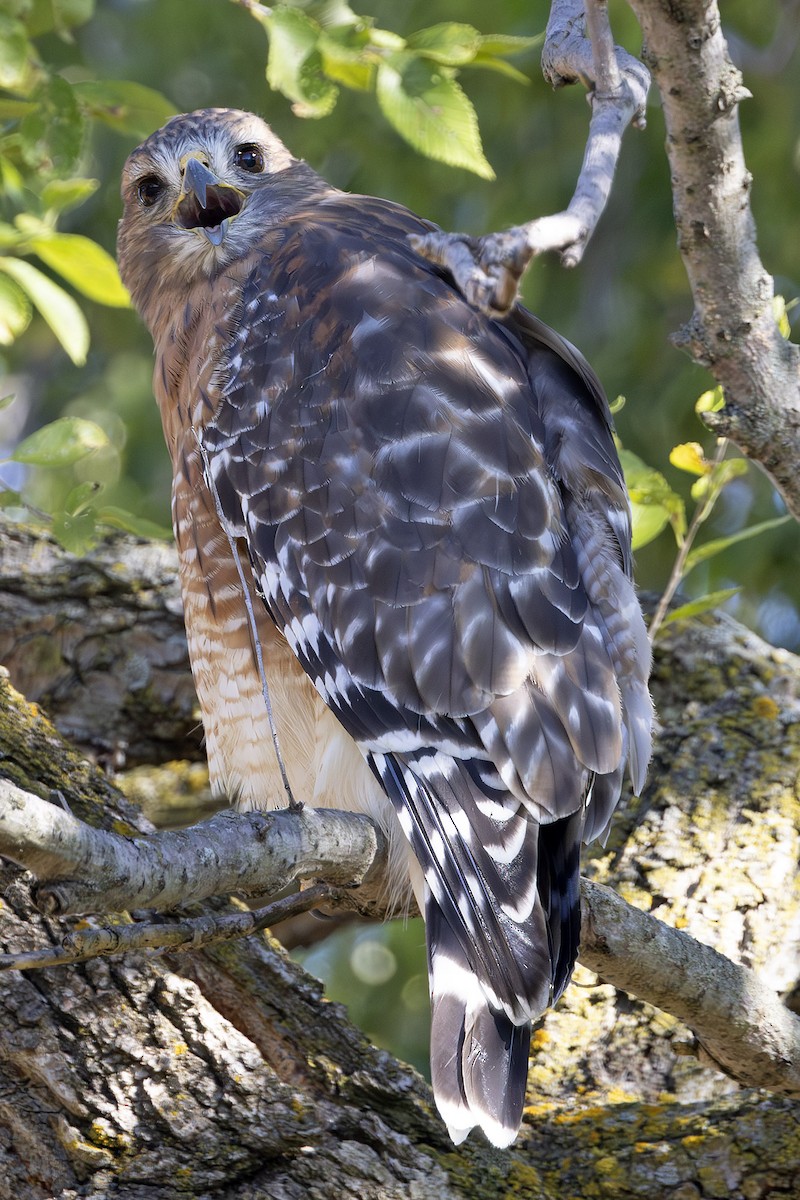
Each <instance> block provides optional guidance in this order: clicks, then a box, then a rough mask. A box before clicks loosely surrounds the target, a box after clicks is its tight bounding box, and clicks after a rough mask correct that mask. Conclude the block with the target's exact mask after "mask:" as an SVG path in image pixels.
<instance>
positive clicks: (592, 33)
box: [412, 0, 650, 316]
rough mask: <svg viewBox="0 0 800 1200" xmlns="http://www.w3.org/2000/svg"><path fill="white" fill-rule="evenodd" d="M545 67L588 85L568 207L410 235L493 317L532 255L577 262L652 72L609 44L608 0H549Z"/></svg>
mask: <svg viewBox="0 0 800 1200" xmlns="http://www.w3.org/2000/svg"><path fill="white" fill-rule="evenodd" d="M584 12H585V17H586V26H587V29H588V31H589V37H588V38H587V37H586V36H585V34H584V32H583V21H584ZM542 69H543V72H544V75H545V78H546V79H547V80H548V81H549V82H550V83H551V84H552V85H553V87H562V86H563V85H564V84H567V83H576V82H578V81H580V82H582V83H583V84H584V86H585V87H587V88H588V89H589V96H588V99H589V102H590V105H591V109H592V116H591V120H590V123H589V135H588V138H587V142H586V151H585V153H584V158H583V164H582V166H581V171H580V175H579V176H578V182H577V184H576V187H575V194H574V195H573V197H572V199H571V200H570V202H569V205H568V206H567V208H566V209H565V210H564V211H563V212H560V213H555V214H553V215H551V216H546V217H539V218H537V219H536V220H533V221H529V222H528V223H527V224H525V225H517V226H515V227H513V228H512V229H509V230H506V231H505V232H504V233H494V234H488V235H486V236H485V237H481V238H471V237H468V236H466V235H464V234H450V233H432V234H428V235H427V236H425V237H414V238H412V242H413V244H414V246H415V248H416V250H417V251H418V252H419V253H421V254H423V255H425V257H426V258H429V259H430V260H431V261H432V262H434V263H436V264H437V266H440V267H443V268H444V269H445V270H448V271H449V272H450V273H451V275H452V276H453V278H454V280H455V282H456V284H457V286H458V287H459V289H460V290H461V291H462V292H463V294H464V295H465V296H466V298H467V300H469V302H470V303H471V304H474V305H475V306H476V307H477V308H479V309H481V310H482V311H483V312H486V313H488V314H489V315H492V316H495V315H496V316H503V315H505V314H506V313H507V312H508V311H509V309H510V308H511V307H512V306H513V304H514V303H515V301H516V299H517V289H518V285H519V281H520V278H521V276H522V274H523V272H524V271H525V268H526V267H527V266H528V264H529V262H530V261H531V259H532V258H533V257H535V256H536V255H539V254H543V253H544V252H545V251H547V250H557V251H559V252H560V254H561V261H562V263H563V264H564V266H566V267H574V266H576V265H577V264H578V263H579V262H580V260H581V258H582V257H583V252H584V250H585V249H586V245H587V243H588V241H589V239H590V237H591V236H592V233H593V232H594V230H595V227H596V225H597V222H598V221H599V220H600V216H601V214H602V212H603V210H604V208H605V206H606V202H607V200H608V197H609V193H610V191H611V184H612V182H613V179H614V173H615V170H616V165H617V160H618V158H619V152H620V148H621V145H622V136H623V134H624V132H625V130H626V128H627V127H628V125H629V124H630V123H631V122H633V124H634V125H636V126H637V127H639V128H643V127H644V123H645V121H644V113H645V104H646V100H647V92H648V88H649V86H650V77H649V74H648V72H647V69H646V68H645V66H644V65H643V64H642V63H641V62H639V60H638V59H635V58H633V57H632V56H631V55H630V54H628V53H627V52H626V51H625V50H623V49H622V48H621V47H619V46H615V45H614V42H613V38H612V36H611V29H610V26H609V22H608V8H607V4H606V2H605V0H587V3H586V4H584V2H583V0H553V4H552V8H551V11H550V19H549V21H548V24H547V32H546V35H545V44H544V49H543V51H542Z"/></svg>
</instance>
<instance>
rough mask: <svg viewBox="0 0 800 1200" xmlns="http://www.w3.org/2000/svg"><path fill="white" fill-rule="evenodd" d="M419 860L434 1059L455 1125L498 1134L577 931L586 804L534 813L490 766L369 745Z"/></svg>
mask: <svg viewBox="0 0 800 1200" xmlns="http://www.w3.org/2000/svg"><path fill="white" fill-rule="evenodd" d="M372 762H373V765H374V769H375V770H376V773H377V774H378V776H379V778H380V779H381V780H382V782H383V784H384V787H385V788H386V791H387V792H388V794H389V796H390V798H391V799H392V800H393V801H394V803H395V805H396V808H397V812H398V815H399V817H400V823H401V825H402V827H403V829H404V831H405V833H406V836H407V837H408V839H409V841H410V843H411V847H412V849H413V851H414V853H415V855H416V857H417V860H418V862H419V864H420V866H421V868H422V873H423V875H424V878H425V885H426V886H425V892H424V897H418V899H419V900H420V903H421V905H422V906H424V910H425V924H426V937H427V944H428V969H429V979H430V990H431V1005H432V1024H431V1067H432V1082H433V1090H434V1095H435V1098H436V1103H437V1106H438V1108H439V1111H440V1112H441V1114H442V1117H443V1119H444V1121H445V1123H446V1124H447V1125H448V1127H449V1130H450V1134H451V1137H452V1138H453V1140H454V1141H455V1142H457V1143H458V1142H460V1141H463V1139H464V1138H465V1137H466V1135H467V1134H468V1133H469V1130H470V1129H471V1128H473V1127H474V1126H475V1125H478V1126H480V1127H481V1128H482V1129H483V1131H484V1133H485V1134H486V1136H487V1137H488V1138H489V1140H490V1141H491V1142H492V1143H493V1144H494V1145H496V1146H508V1145H509V1144H510V1142H511V1141H513V1139H514V1137H515V1136H516V1133H517V1131H518V1129H519V1124H520V1121H521V1119H522V1109H523V1105H524V1100H525V1084H526V1080H527V1074H528V1051H529V1048H530V1023H531V1020H532V1019H535V1018H536V1017H538V1016H539V1014H540V1013H542V1012H543V1011H544V1009H545V1008H547V1006H548V1005H549V1004H551V1003H553V1001H554V1000H555V999H557V998H558V996H559V995H560V994H561V992H562V991H563V990H564V988H565V987H566V985H567V983H568V981H569V978H570V974H571V972H572V967H573V964H574V962H575V957H576V954H577V949H578V937H579V934H580V881H579V873H578V872H579V861H580V843H581V834H582V831H583V825H584V822H585V810H584V809H583V808H580V809H578V811H576V812H575V813H572V814H570V815H569V816H567V817H563V818H561V819H559V820H555V821H553V822H550V823H549V824H546V825H540V824H539V823H538V822H537V821H536V820H535V818H534V817H533V816H532V815H531V814H530V812H529V811H528V809H527V807H526V806H525V804H523V803H521V802H520V801H519V800H517V799H515V798H514V797H513V796H512V795H510V794H509V793H508V792H506V791H505V789H504V787H503V786H502V784H501V781H500V780H499V779H498V778H496V777H495V775H494V774H493V771H492V770H491V769H490V766H491V765H490V764H488V763H482V762H480V761H477V760H465V761H458V760H455V759H453V758H451V757H450V756H448V755H446V754H442V753H436V752H435V751H419V752H417V753H416V754H415V755H414V756H413V757H412V756H411V755H409V756H407V757H405V758H404V759H402V760H401V759H400V758H399V756H398V757H395V756H393V755H373V757H372Z"/></svg>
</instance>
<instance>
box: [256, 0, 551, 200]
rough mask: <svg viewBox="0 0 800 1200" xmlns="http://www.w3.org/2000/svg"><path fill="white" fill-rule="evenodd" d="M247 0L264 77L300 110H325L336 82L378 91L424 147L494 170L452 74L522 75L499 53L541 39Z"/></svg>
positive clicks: (390, 116)
mask: <svg viewBox="0 0 800 1200" xmlns="http://www.w3.org/2000/svg"><path fill="white" fill-rule="evenodd" d="M245 7H246V8H247V10H248V12H250V13H251V14H252V15H253V16H254V17H255V18H256V20H258V21H259V22H260V24H261V25H262V26H263V27H264V29H265V30H266V31H267V34H268V36H269V57H268V59H267V82H268V83H269V85H270V87H272V88H274V89H275V91H278V92H282V93H283V95H284V96H286V97H287V98H288V99H289V100H291V101H292V111H293V112H294V113H295V115H296V116H298V117H326V116H328V114H329V113H331V112H332V111H333V108H334V106H335V104H336V101H337V99H338V95H339V88H340V87H346V88H351V89H353V90H355V91H374V92H375V96H376V99H377V101H378V105H379V106H380V109H381V112H382V113H383V115H384V116H385V118H386V120H387V121H388V122H389V124H390V125H391V126H392V128H393V129H394V130H395V131H396V132H397V133H399V134H400V136H401V137H402V138H405V140H406V141H407V142H408V143H409V145H411V146H413V147H414V149H415V150H417V151H419V153H420V154H424V155H427V156H428V157H429V158H433V159H435V160H437V161H438V162H443V163H447V165H448V166H452V167H463V168H465V169H466V170H468V171H474V172H475V174H476V175H480V176H482V177H483V178H484V179H494V171H493V170H492V168H491V166H490V165H489V162H488V161H487V159H486V156H485V154H484V152H483V146H482V145H481V137H480V133H479V130H478V118H477V115H476V112H475V109H474V107H473V105H472V102H471V101H470V100H469V98H468V97H467V95H466V93H465V92H464V91H463V89H462V88H461V86H460V84H459V83H458V82H457V79H456V76H457V75H458V72H459V70H460V69H461V68H462V67H485V68H487V69H489V70H495V71H500V72H502V73H504V74H506V75H508V76H509V77H510V78H512V79H514V80H516V81H517V82H521V83H527V82H528V80H527V78H526V76H524V75H523V74H522V73H521V72H520V71H517V70H516V69H515V68H514V67H512V66H510V65H509V64H508V63H506V62H505V58H506V57H507V56H509V55H513V54H519V53H522V52H524V51H526V50H529V49H531V47H533V46H534V45H536V43H537V41H538V40H539V39H538V38H522V37H503V36H501V35H493V34H490V35H488V36H487V35H484V34H481V33H479V32H478V30H477V29H475V28H474V27H473V26H472V25H466V24H461V23H459V22H456V21H443V22H440V23H439V24H437V25H431V26H429V27H428V28H426V29H420V30H418V31H417V32H416V33H413V34H412V35H411V36H410V37H408V38H402V37H400V36H399V35H398V34H396V33H392V32H391V31H390V30H388V29H380V28H378V27H377V26H376V25H375V24H374V22H373V21H372V20H371V19H370V18H368V17H363V16H357V15H356V13H354V12H353V11H352V9H351V8H350V7H349V5H347V4H345V3H330V0H319V2H317V3H311V4H303V5H302V6H300V5H297V4H279V5H277V6H276V7H274V8H270V9H268V8H265V7H263V6H262V5H260V4H255V3H251V2H250V0H246V3H245Z"/></svg>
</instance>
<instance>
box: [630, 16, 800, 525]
mask: <svg viewBox="0 0 800 1200" xmlns="http://www.w3.org/2000/svg"><path fill="white" fill-rule="evenodd" d="M630 4H631V7H632V8H633V10H634V12H635V13H636V15H637V17H638V18H639V22H640V24H641V27H642V33H643V34H644V38H645V43H646V46H647V54H646V61H647V64H648V66H649V67H650V68H651V70H652V71H653V75H654V78H655V80H656V83H657V84H658V87H659V90H660V92H661V99H662V103H663V107H664V120H665V122H666V127H667V154H668V156H669V161H670V167H671V172H672V189H673V201H674V209H675V219H676V223H677V228H678V243H679V246H680V250H681V254H682V256H683V262H684V266H685V267H686V272H687V275H688V276H689V283H690V285H691V289H692V295H693V297H694V305H695V311H694V315H693V317H692V320H691V322H690V323H689V325H687V327H686V328H685V329H684V330H683V331H682V333H681V335H680V337H679V344H680V345H681V346H682V347H683V348H685V349H686V350H688V351H689V353H690V354H691V355H692V357H693V358H694V359H695V360H696V361H697V362H699V363H701V364H702V365H703V366H706V367H708V368H709V370H711V371H712V372H713V374H714V376H715V378H716V379H717V381H718V382H719V383H720V384H721V385H722V387H723V389H724V392H725V407H724V409H722V410H721V411H720V412H716V413H706V414H704V417H703V419H704V420H705V421H706V424H707V425H708V426H709V427H710V428H711V429H713V430H714V432H715V433H717V434H718V435H719V436H720V437H729V438H731V439H732V440H733V441H734V442H736V444H737V445H738V446H739V447H740V448H741V450H742V451H743V452H744V453H745V454H747V455H748V456H749V457H750V458H752V459H754V460H755V461H756V462H758V463H760V464H761V465H762V466H763V467H764V468H765V470H767V471H768V472H769V474H770V476H771V477H772V479H773V481H774V482H775V484H776V486H777V487H778V488H779V489H780V490H781V492H782V494H783V496H784V498H785V500H786V502H787V504H788V505H789V508H790V509H791V511H792V512H793V513H794V515H795V516H796V517H800V471H798V463H800V348H798V347H797V346H795V345H792V344H790V343H788V342H786V341H784V340H783V338H782V337H781V335H780V332H779V330H778V327H777V324H776V321H775V317H774V315H773V309H772V300H773V282H772V279H771V278H770V276H769V275H768V274H767V272H766V271H765V269H764V266H763V265H762V263H761V259H760V258H759V254H758V248H757V245H756V230H755V223H754V221H753V215H752V212H751V209H750V185H751V182H752V181H751V176H750V174H749V172H748V170H747V167H746V165H745V161H744V153H743V149H742V140H741V134H740V130H739V120H738V105H739V102H740V101H741V100H742V99H744V98H745V97H747V96H749V94H750V93H749V92H748V91H747V89H746V88H744V87H743V85H742V79H741V76H740V74H739V72H738V71H737V70H736V68H735V67H734V65H733V63H732V62H731V60H730V57H729V55H728V50H727V46H726V44H725V38H724V35H723V32H722V28H721V24H720V15H719V10H718V8H717V4H716V3H708V0H680V2H679V3H674V2H673V0H630Z"/></svg>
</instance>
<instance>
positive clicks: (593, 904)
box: [580, 880, 800, 1096]
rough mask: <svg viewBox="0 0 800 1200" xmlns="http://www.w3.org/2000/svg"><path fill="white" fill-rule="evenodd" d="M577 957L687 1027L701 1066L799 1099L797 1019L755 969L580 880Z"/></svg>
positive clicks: (799, 1027) (799, 1025)
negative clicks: (580, 927)
mask: <svg viewBox="0 0 800 1200" xmlns="http://www.w3.org/2000/svg"><path fill="white" fill-rule="evenodd" d="M581 896H582V901H583V904H582V910H583V932H582V936H581V951H580V959H581V962H582V963H584V964H585V965H586V966H587V967H589V968H591V970H593V971H596V972H597V973H598V974H599V975H600V976H601V977H602V978H603V979H605V980H607V981H608V982H609V983H612V984H613V985H614V986H615V987H618V988H622V990H623V991H625V992H629V993H630V994H631V995H634V996H638V997H639V999H641V1000H646V1001H647V1002H648V1003H649V1004H652V1005H654V1006H655V1007H656V1008H660V1009H663V1010H664V1011H665V1012H668V1013H670V1014H671V1015H672V1016H674V1017H677V1018H678V1019H679V1020H681V1021H683V1022H684V1023H685V1024H686V1025H688V1026H689V1028H690V1029H691V1030H692V1032H693V1033H694V1034H695V1036H696V1037H697V1039H698V1041H699V1043H700V1045H701V1047H702V1051H703V1054H702V1055H701V1057H700V1061H701V1062H705V1063H706V1064H707V1065H708V1066H715V1067H718V1068H719V1069H720V1070H722V1071H724V1072H725V1074H727V1075H729V1076H730V1077H731V1078H732V1079H736V1080H737V1081H738V1082H739V1083H743V1084H745V1086H748V1087H764V1088H769V1089H770V1090H771V1091H776V1092H778V1093H780V1094H782V1095H787V1096H800V1018H799V1017H796V1016H795V1015H794V1014H793V1013H791V1012H790V1011H789V1010H788V1009H787V1008H786V1006H785V1005H784V1004H782V1003H781V1001H780V1000H779V998H778V996H777V995H776V994H775V992H774V990H773V989H772V988H770V987H769V986H768V985H767V984H766V982H765V981H764V980H762V979H761V978H760V977H759V976H758V975H757V974H756V973H755V972H754V971H748V970H747V968H745V967H740V966H738V965H737V964H736V963H733V962H731V960H730V959H729V958H726V957H725V955H724V954H720V953H719V952H718V951H717V950H713V949H712V948H711V947H710V946H704V945H703V944H702V942H698V941H697V940H696V939H695V938H693V937H689V936H688V935H687V934H685V933H683V932H681V930H679V929H671V928H670V927H669V926H668V925H665V924H664V923H663V922H662V921H658V920H656V919H655V917H651V916H649V915H648V914H647V913H643V912H641V911H640V910H639V909H637V908H634V907H633V906H632V905H630V904H626V902H625V901H624V900H623V899H622V898H621V897H620V896H618V895H617V894H616V893H615V892H612V891H611V889H610V888H605V887H602V886H600V885H598V884H596V883H591V882H589V881H587V880H582V890H581Z"/></svg>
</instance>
